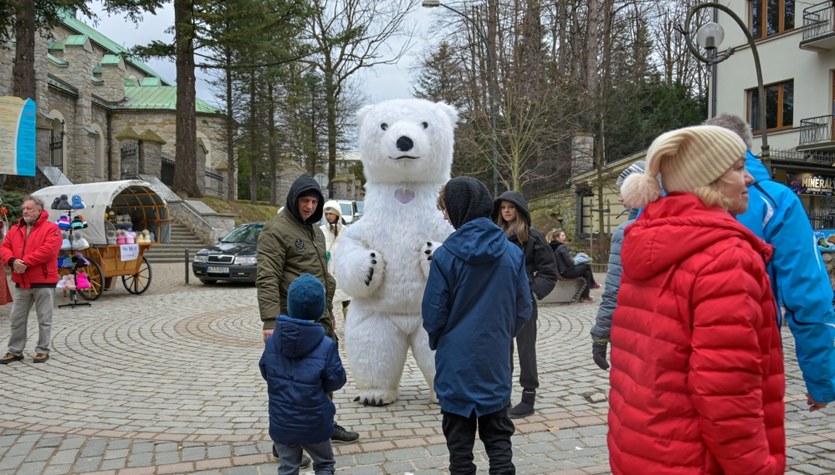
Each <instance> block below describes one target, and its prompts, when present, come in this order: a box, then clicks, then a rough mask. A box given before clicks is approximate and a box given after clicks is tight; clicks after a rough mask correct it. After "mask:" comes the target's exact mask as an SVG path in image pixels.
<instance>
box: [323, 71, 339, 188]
mask: <svg viewBox="0 0 835 475" xmlns="http://www.w3.org/2000/svg"><path fill="white" fill-rule="evenodd" d="M337 99H338V97H337V94H336V86H335V85H334V83H333V73H332V72H325V102H326V103H327V107H328V117H327V126H328V196H327V197H326V198H327V199H336V198H337V196H336V195H335V194H334V192H333V179H334V178H336V101H337Z"/></svg>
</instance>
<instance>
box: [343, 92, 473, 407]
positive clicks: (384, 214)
mask: <svg viewBox="0 0 835 475" xmlns="http://www.w3.org/2000/svg"><path fill="white" fill-rule="evenodd" d="M357 119H358V126H359V127H358V128H359V151H360V159H361V161H362V164H363V168H364V171H365V177H366V180H367V182H366V193H365V212H364V214H363V216H362V219H360V220H358V221H357V222H355V223H354V224H351V225H350V226H347V227H346V228H345V231H344V232H343V233H342V237H341V238H340V241H339V252H338V253H337V254H336V258H335V264H336V279H337V281H338V282H339V284H340V286H342V288H343V289H344V290H345V291H346V292H347V293H348V295H350V296H351V312H350V315H349V317H348V320H347V322H346V323H345V349H346V352H347V355H348V362H349V364H350V367H351V372H352V374H353V377H354V381H355V382H356V386H357V390H358V391H359V395H358V397H357V399H356V400H358V401H360V402H361V403H362V404H364V405H372V406H383V405H386V404H391V403H393V402H394V401H396V400H397V398H398V396H399V394H400V377H401V375H402V374H403V367H404V365H405V364H406V355H407V351H408V350H409V348H411V349H412V355H413V356H414V358H415V360H416V361H417V364H418V366H419V367H420V370H421V372H422V373H423V376H424V377H425V378H426V383H427V384H428V385H429V391H430V396H429V397H430V399H431V400H432V401H434V402H437V398H436V396H435V391H434V390H433V389H432V388H433V383H434V380H435V355H434V352H433V351H432V350H430V349H429V341H428V337H427V335H426V330H424V329H423V326H422V317H421V299H422V298H423V288H424V286H425V284H426V279H427V276H428V275H429V264H430V259H431V257H432V252H433V251H434V249H435V248H436V247H437V246H439V245H440V244H441V243H442V242H443V241H444V240H445V239H446V238H447V236H449V235H450V234H451V233H452V231H453V229H452V227H451V226H450V225H449V224H448V223H447V222H446V221H444V218H443V213H441V212H440V211H438V208H437V206H436V200H437V198H438V191H439V189H440V188H441V186H442V185H443V184H445V183H446V182H447V181H448V180H449V176H450V169H451V168H452V150H453V143H454V131H455V126H456V121H457V120H458V114H457V112H456V111H455V109H454V108H453V107H451V106H449V105H447V104H444V103H435V102H431V101H427V100H423V99H395V100H390V101H384V102H381V103H378V104H375V105H371V106H366V107H364V108H362V109H361V110H360V111H359V113H358V114H357Z"/></svg>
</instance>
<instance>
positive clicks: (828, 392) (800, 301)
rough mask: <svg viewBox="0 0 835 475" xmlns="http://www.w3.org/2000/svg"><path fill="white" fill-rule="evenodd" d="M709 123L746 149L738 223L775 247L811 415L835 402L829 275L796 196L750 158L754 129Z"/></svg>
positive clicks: (771, 269)
mask: <svg viewBox="0 0 835 475" xmlns="http://www.w3.org/2000/svg"><path fill="white" fill-rule="evenodd" d="M705 123H706V124H708V125H717V126H720V127H725V128H727V129H729V130H732V131H733V132H735V133H736V134H737V135H739V136H740V137H741V138H742V140H743V141H744V142H745V145H746V146H747V147H748V152H747V156H746V160H745V168H746V169H747V170H748V173H750V174H751V176H753V177H754V183H753V184H752V185H750V186H749V187H748V211H746V212H745V213H743V214H741V215H739V216H737V219H738V220H739V222H741V223H742V224H743V225H744V226H745V227H746V228H748V229H750V230H751V231H752V232H753V233H754V234H756V235H757V236H759V237H760V238H762V239H763V240H764V241H765V242H767V243H769V244H771V245H772V246H774V257H773V258H772V259H771V262H769V263H768V273H769V276H770V277H771V285H772V288H773V291H774V295H775V297H776V298H777V304H778V315H779V310H780V307H783V309H784V313H783V315H784V316H785V318H786V320H787V321H788V324H789V329H790V330H791V332H792V334H793V335H794V339H795V352H796V353H797V362H798V364H799V365H800V371H801V372H802V373H803V380H804V382H805V383H806V390H807V391H808V393H807V395H806V397H807V403H808V404H809V410H810V411H816V410H818V409H821V408H823V407H826V405H827V404H828V403H830V402H832V401H833V400H835V312H833V308H832V296H833V293H832V286H831V284H830V282H829V274H828V273H827V271H826V266H825V265H824V263H823V259H822V258H821V255H820V252H818V249H817V245H816V244H815V236H814V232H813V231H812V226H811V225H810V224H809V217H808V216H807V214H806V211H805V210H804V209H803V205H802V204H801V203H800V199H799V198H798V197H797V195H796V194H795V193H794V192H793V191H791V189H789V188H788V187H787V186H785V185H783V184H781V183H778V182H776V181H773V180H772V179H771V175H770V174H769V171H768V170H767V169H766V168H765V166H764V165H763V164H762V162H760V160H759V159H758V158H757V157H756V156H754V154H752V153H751V142H752V134H751V128H750V127H749V125H748V124H747V123H746V122H745V121H744V120H743V119H742V118H740V117H738V116H735V115H731V114H720V115H718V116H716V117H714V118H712V119H709V120H708V121H706V122H705ZM662 179H663V177H662ZM781 324H782V322H781Z"/></svg>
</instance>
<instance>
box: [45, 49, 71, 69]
mask: <svg viewBox="0 0 835 475" xmlns="http://www.w3.org/2000/svg"><path fill="white" fill-rule="evenodd" d="M46 59H48V60H50V61H51V62H53V63H55V64H57V65H58V66H61V67H63V68H66V67H67V66H69V64H70V63H68V62H66V61H64V60H63V59H61V58H59V57H58V56H55V55H54V54H52V53H47V54H46Z"/></svg>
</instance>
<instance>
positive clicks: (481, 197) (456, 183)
mask: <svg viewBox="0 0 835 475" xmlns="http://www.w3.org/2000/svg"><path fill="white" fill-rule="evenodd" d="M444 207H445V208H446V212H447V216H449V223H450V224H451V225H452V227H453V228H455V229H458V228H460V227H461V226H462V225H463V224H464V223H467V222H469V221H472V220H474V219H476V218H489V217H490V213H492V212H493V199H492V198H490V192H489V191H488V190H487V187H486V186H484V183H482V182H480V181H478V180H476V179H475V178H472V177H469V176H459V177H455V178H453V179H452V180H449V181H448V182H447V184H446V185H444Z"/></svg>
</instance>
